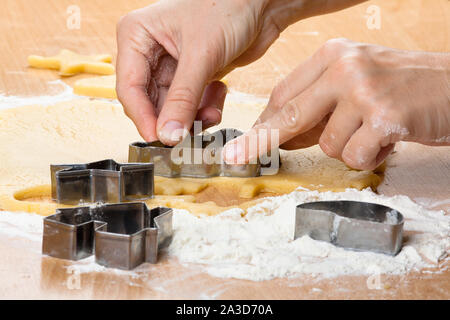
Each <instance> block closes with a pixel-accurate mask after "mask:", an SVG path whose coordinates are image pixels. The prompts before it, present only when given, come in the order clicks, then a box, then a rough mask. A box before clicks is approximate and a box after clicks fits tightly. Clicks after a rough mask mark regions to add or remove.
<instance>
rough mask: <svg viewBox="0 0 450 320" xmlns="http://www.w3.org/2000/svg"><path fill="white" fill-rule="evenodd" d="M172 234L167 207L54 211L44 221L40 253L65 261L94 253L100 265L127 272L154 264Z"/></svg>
mask: <svg viewBox="0 0 450 320" xmlns="http://www.w3.org/2000/svg"><path fill="white" fill-rule="evenodd" d="M172 234H173V230H172V209H170V208H165V207H158V208H154V209H148V207H147V205H146V204H145V203H142V202H133V203H120V204H107V205H99V206H93V207H76V208H68V209H58V210H57V211H56V213H55V214H54V215H52V216H49V217H46V218H45V219H44V232H43V240H42V253H43V254H46V255H49V256H52V257H56V258H60V259H67V260H80V259H83V258H86V257H88V256H91V255H92V254H95V261H96V262H97V263H98V264H100V265H103V266H106V267H111V268H119V269H124V270H131V269H134V268H135V267H137V266H138V265H140V264H141V263H144V262H150V263H156V262H157V259H158V251H159V249H162V248H164V247H167V246H168V245H169V244H170V242H171V240H172Z"/></svg>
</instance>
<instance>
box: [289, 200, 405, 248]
mask: <svg viewBox="0 0 450 320" xmlns="http://www.w3.org/2000/svg"><path fill="white" fill-rule="evenodd" d="M304 235H308V236H310V237H311V238H312V239H315V240H322V241H327V242H330V243H332V244H334V245H336V246H339V247H344V248H347V249H352V250H358V251H373V252H377V253H384V254H389V255H396V254H397V253H398V252H399V251H400V249H401V247H402V239H403V216H402V214H401V213H400V212H398V211H397V210H395V209H392V208H389V207H387V206H384V205H380V204H376V203H368V202H359V201H344V200H343V201H317V202H309V203H303V204H300V205H298V206H297V208H296V216H295V235H294V238H295V239H296V238H298V237H301V236H304Z"/></svg>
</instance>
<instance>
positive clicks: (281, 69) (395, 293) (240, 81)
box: [0, 0, 450, 299]
mask: <svg viewBox="0 0 450 320" xmlns="http://www.w3.org/2000/svg"><path fill="white" fill-rule="evenodd" d="M147 3H148V0H115V1H110V0H83V1H81V0H78V1H77V0H58V1H48V0H34V1H29V0H2V3H1V6H2V10H1V11H0V33H1V34H2V41H1V42H0V61H1V63H2V68H0V93H1V94H4V95H21V96H36V95H43V94H56V93H57V92H58V91H59V90H61V88H60V87H59V86H57V85H54V84H51V83H49V81H51V80H56V79H59V77H58V75H57V73H56V72H53V71H47V70H32V69H29V68H27V63H26V57H27V56H28V55H29V54H42V55H53V54H55V53H57V51H58V50H59V49H60V48H68V49H72V50H75V51H79V52H80V53H85V54H94V53H113V54H115V51H116V48H115V47H116V44H115V25H116V21H117V20H118V18H119V17H120V16H121V15H123V14H125V13H126V12H128V11H130V10H132V9H135V8H139V7H141V6H144V5H146V4H147ZM372 4H376V5H378V6H380V8H381V15H382V24H381V29H380V30H369V29H368V28H367V27H366V20H365V17H364V16H365V14H366V9H367V7H368V6H369V5H372ZM70 5H78V6H79V7H80V9H81V29H80V30H69V29H68V28H67V26H66V22H67V17H68V14H67V12H66V10H67V8H68V7H69V6H70ZM335 37H347V38H350V39H353V40H357V41H364V42H370V43H377V44H382V45H386V46H391V47H395V48H401V49H409V50H427V51H450V4H449V2H448V1H447V0H408V1H406V0H404V1H400V0H399V1H394V0H391V1H370V2H367V3H364V4H361V5H359V6H357V7H354V8H351V9H347V10H345V11H342V12H340V13H335V14H331V15H326V16H321V17H315V18H311V19H308V20H305V21H301V22H299V23H297V24H295V25H293V26H291V27H290V28H288V29H287V30H286V31H285V32H284V33H283V34H282V35H281V37H280V39H279V40H278V41H277V42H276V43H275V44H274V46H273V47H272V48H271V49H270V50H269V51H268V52H267V54H266V55H265V56H264V57H263V58H262V59H261V60H259V61H257V62H255V63H254V64H252V65H251V66H248V67H244V68H240V69H238V70H235V71H234V72H233V73H232V74H230V76H229V77H228V80H229V84H230V86H231V87H233V88H235V89H237V90H240V91H245V92H249V93H253V94H258V95H268V94H270V91H271V89H272V88H273V86H274V85H275V84H276V82H277V81H278V80H280V79H281V78H282V77H284V76H286V75H287V74H288V73H289V72H290V70H292V68H294V66H295V65H297V64H298V63H300V62H301V61H303V60H304V59H305V58H306V57H307V56H309V55H310V54H312V53H313V52H314V51H315V50H316V49H317V48H318V47H319V46H320V45H321V44H322V43H323V42H324V41H326V40H327V39H330V38H335ZM82 77H86V76H84V75H83V76H75V77H72V78H69V79H65V80H64V81H65V82H67V83H68V84H72V83H73V82H74V81H76V80H77V79H80V78H82ZM0 99H1V97H0ZM397 150H398V151H397V152H396V154H394V155H393V156H392V157H391V158H390V160H389V162H388V169H387V171H386V177H385V181H384V182H383V184H382V185H381V186H380V188H379V192H380V193H382V194H386V195H397V194H405V195H408V196H410V197H412V198H413V199H416V200H417V201H421V202H424V203H426V202H430V201H435V200H440V201H441V202H442V201H444V203H443V204H442V206H441V207H440V208H442V209H444V210H447V212H448V213H450V205H449V204H448V201H447V204H446V203H445V200H448V199H449V198H450V189H449V181H450V148H430V147H425V146H420V145H416V144H404V145H401V147H400V148H398V149H397ZM0 254H1V256H2V263H1V264H0V297H1V298H58V299H59V298H82V299H103V298H104V299H115V298H137V299H139V298H155V299H165V298H175V299H177V298H188V299H196V298H199V299H209V298H211V299H214V298H223V299H305V298H320V299H324V298H327V299H336V298H344V299H347V298H370V299H380V298H384V299H385V298H388V299H389V298H402V299H403V298H413V299H422V298H424V299H429V298H446V299H448V298H449V297H450V281H449V280H450V271H449V270H444V271H442V272H440V273H424V272H416V273H411V274H408V275H404V276H390V277H387V276H382V279H381V281H382V283H383V288H384V289H382V290H369V289H368V288H367V284H366V281H367V278H366V277H340V278H336V279H332V280H322V281H319V280H315V279H313V278H309V277H301V278H297V279H275V280H271V281H263V282H252V281H243V280H236V279H219V278H213V277H211V276H209V275H207V274H206V273H205V272H204V271H202V269H201V267H200V266H196V265H180V264H179V263H178V262H177V261H174V260H173V259H167V258H166V257H163V259H162V261H161V263H159V264H157V265H145V267H144V268H141V269H139V271H138V273H137V274H136V276H130V275H125V274H123V273H114V272H106V273H105V272H92V273H82V274H81V275H80V279H81V282H80V288H79V289H77V288H73V286H72V289H70V287H71V286H70V285H68V283H70V281H71V279H73V278H72V276H73V274H72V273H71V270H70V268H69V269H68V268H67V267H68V266H70V262H67V261H62V260H57V259H53V258H48V257H42V256H41V254H40V245H39V243H36V242H30V241H27V240H26V239H23V238H20V237H18V238H14V237H6V236H3V235H2V236H0ZM447 267H448V263H447ZM75 287H76V286H75ZM313 288H314V290H313Z"/></svg>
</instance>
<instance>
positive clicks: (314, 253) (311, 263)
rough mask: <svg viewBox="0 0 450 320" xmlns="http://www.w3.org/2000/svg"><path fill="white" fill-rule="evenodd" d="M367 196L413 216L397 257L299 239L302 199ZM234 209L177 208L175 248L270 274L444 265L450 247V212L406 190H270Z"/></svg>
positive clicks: (180, 254)
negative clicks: (193, 211) (209, 213)
mask: <svg viewBox="0 0 450 320" xmlns="http://www.w3.org/2000/svg"><path fill="white" fill-rule="evenodd" d="M339 199H345V200H359V201H367V202H373V203H380V204H384V205H388V206H390V207H392V208H394V209H397V210H398V211H400V212H401V213H402V214H403V215H404V217H405V225H404V230H405V231H406V232H407V231H416V232H418V233H417V234H414V235H408V236H407V237H405V242H404V245H403V249H402V251H401V252H400V253H399V254H398V255H397V256H395V257H391V256H387V255H383V254H375V253H370V252H354V251H349V250H344V249H342V248H338V247H335V246H333V245H331V244H329V243H326V242H319V241H315V240H312V239H311V238H309V237H307V236H305V237H302V238H299V239H297V240H295V241H293V234H294V218H295V216H294V214H295V206H296V205H298V204H300V203H303V202H309V201H317V200H339ZM241 213H242V211H241V210H229V211H226V212H223V213H222V214H220V215H218V216H215V217H202V218H196V217H194V216H192V215H190V214H189V213H188V212H186V211H183V210H176V212H175V216H174V228H175V234H174V239H173V243H172V245H171V246H170V248H169V253H170V254H171V255H172V256H175V257H177V258H178V259H179V260H180V261H182V262H193V263H202V264H206V265H207V271H208V272H209V273H210V274H211V275H214V276H217V277H233V278H241V279H251V280H266V279H272V278H276V277H290V276H295V275H299V274H310V275H321V276H323V277H335V276H339V275H361V274H373V273H374V270H376V272H377V273H382V274H401V273H406V272H408V271H411V270H415V269H416V270H418V269H421V268H425V267H432V266H437V265H438V263H439V262H440V261H442V260H443V259H445V258H446V256H447V253H448V250H449V248H450V238H449V236H450V216H445V215H444V212H442V211H430V210H427V209H425V208H423V207H421V206H419V205H417V204H415V203H414V202H412V201H411V200H410V199H409V198H407V197H405V196H396V197H385V196H380V195H377V194H375V193H373V192H372V191H369V190H364V191H362V192H361V191H357V190H350V189H349V190H347V191H346V192H342V193H333V192H325V193H320V192H317V191H301V190H299V191H295V192H292V193H291V194H288V195H285V196H280V197H274V198H268V199H267V200H265V201H263V202H262V203H260V204H258V205H256V206H254V207H252V208H251V209H249V210H248V214H247V215H246V217H245V218H241Z"/></svg>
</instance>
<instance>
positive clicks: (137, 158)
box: [128, 129, 280, 178]
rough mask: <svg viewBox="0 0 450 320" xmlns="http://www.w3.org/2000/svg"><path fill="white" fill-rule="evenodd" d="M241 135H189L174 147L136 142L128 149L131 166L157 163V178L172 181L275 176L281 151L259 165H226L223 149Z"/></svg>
mask: <svg viewBox="0 0 450 320" xmlns="http://www.w3.org/2000/svg"><path fill="white" fill-rule="evenodd" d="M242 134H243V133H242V132H241V131H239V130H236V129H222V130H219V131H216V132H214V133H212V134H209V133H203V134H200V135H194V136H190V135H189V136H188V137H186V138H185V139H184V140H183V141H181V142H180V143H179V144H178V145H176V146H175V147H170V146H166V145H164V144H162V143H161V142H159V141H155V142H150V143H141V142H135V143H132V144H131V145H130V146H129V153H128V162H151V163H154V165H155V175H158V176H163V177H169V178H174V177H192V178H211V177H219V176H221V177H258V176H261V175H274V174H276V173H277V172H278V169H279V167H280V155H279V150H278V149H274V150H272V151H271V152H270V153H269V154H267V155H266V156H265V157H260V158H259V159H258V160H257V162H256V163H248V164H226V163H224V162H223V160H222V148H223V146H224V145H225V144H226V143H227V142H229V141H231V140H233V139H235V138H236V137H238V136H240V135H242ZM261 160H264V161H263V162H261Z"/></svg>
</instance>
